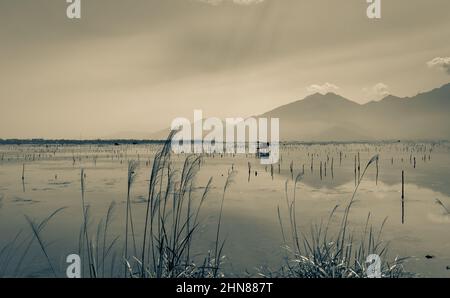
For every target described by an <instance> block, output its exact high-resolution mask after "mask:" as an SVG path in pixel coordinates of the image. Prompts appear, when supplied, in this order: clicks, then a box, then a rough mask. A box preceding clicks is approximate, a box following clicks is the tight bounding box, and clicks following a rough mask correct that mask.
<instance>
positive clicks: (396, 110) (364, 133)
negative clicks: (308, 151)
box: [258, 84, 450, 141]
mask: <svg viewBox="0 0 450 298" xmlns="http://www.w3.org/2000/svg"><path fill="white" fill-rule="evenodd" d="M449 115H450V84H446V85H444V86H442V87H440V88H436V89H434V90H431V91H429V92H425V93H419V94H418V95H416V96H414V97H405V98H400V97H396V96H393V95H388V96H386V97H385V98H383V99H382V100H380V101H376V102H369V103H367V104H363V105H361V104H358V103H356V102H353V101H350V100H348V99H346V98H344V97H342V96H340V95H337V94H334V93H327V94H324V95H323V94H319V93H317V94H313V95H310V96H307V97H306V98H304V99H302V100H299V101H295V102H293V103H290V104H287V105H284V106H281V107H278V108H275V109H273V110H271V111H269V112H267V113H264V114H262V115H260V116H258V117H267V118H274V117H275V118H279V119H280V138H281V140H283V141H374V140H397V139H402V140H450V117H449Z"/></svg>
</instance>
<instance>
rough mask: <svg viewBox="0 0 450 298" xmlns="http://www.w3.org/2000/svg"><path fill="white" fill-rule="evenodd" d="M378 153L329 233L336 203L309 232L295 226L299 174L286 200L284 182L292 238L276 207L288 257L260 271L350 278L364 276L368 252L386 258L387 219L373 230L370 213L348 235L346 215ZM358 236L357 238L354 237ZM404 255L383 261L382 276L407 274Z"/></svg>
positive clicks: (297, 275)
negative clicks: (277, 267)
mask: <svg viewBox="0 0 450 298" xmlns="http://www.w3.org/2000/svg"><path fill="white" fill-rule="evenodd" d="M377 160H378V156H374V157H373V158H372V159H371V160H370V161H369V162H368V163H367V165H366V167H365V168H364V171H363V172H362V175H361V176H360V178H359V179H358V182H357V185H356V187H355V189H354V192H353V194H352V197H351V198H350V201H349V203H348V204H347V205H346V207H345V209H344V213H343V216H342V219H341V223H340V225H339V228H338V231H337V233H336V232H335V233H333V234H331V236H330V228H331V226H332V225H333V221H334V220H336V216H335V213H336V211H337V209H338V208H339V206H335V207H334V208H333V210H332V211H331V213H330V216H329V218H328V221H327V223H326V224H323V222H321V223H320V224H319V225H312V226H311V229H310V232H309V233H303V232H302V231H300V230H298V226H297V219H296V213H297V212H296V188H297V184H298V182H299V181H300V180H301V179H302V175H298V176H297V178H296V180H295V183H294V190H293V198H292V200H289V197H288V191H287V183H286V190H285V192H286V205H287V209H288V213H289V225H288V228H289V229H290V235H291V240H290V241H289V240H288V239H287V238H286V235H287V233H286V228H285V226H284V225H283V220H282V216H281V212H280V206H278V207H277V212H278V219H279V224H280V227H281V233H282V236H283V241H284V243H285V247H286V250H287V257H288V261H287V264H286V265H285V266H283V267H282V268H281V269H280V270H277V271H268V270H265V271H261V275H263V276H269V277H302V278H305V277H307V278H324V277H331V278H351V277H365V276H366V270H367V264H366V258H367V257H368V256H369V255H371V254H377V255H379V256H380V257H381V258H382V259H386V258H387V251H388V249H387V244H385V243H383V242H382V241H381V233H382V230H383V226H384V224H385V222H386V220H385V221H383V223H382V225H381V227H380V229H379V230H378V232H377V231H375V230H374V228H373V226H371V225H370V226H369V219H370V214H369V216H368V217H367V221H366V225H365V228H364V232H363V234H362V236H360V237H358V238H355V237H354V235H353V234H350V235H348V233H349V232H348V229H349V223H348V218H349V214H350V210H351V207H352V205H353V203H354V202H355V195H356V193H357V190H358V188H359V186H360V184H361V181H362V180H363V177H364V175H365V173H366V171H367V169H368V168H369V166H370V165H371V164H372V163H375V162H377ZM356 239H357V240H356ZM404 260H405V258H403V259H402V258H395V259H394V261H393V262H392V263H388V262H386V261H385V262H384V263H383V265H382V276H383V277H402V276H407V275H408V274H407V273H406V272H405V271H404V269H403V266H402V263H403V261H404Z"/></svg>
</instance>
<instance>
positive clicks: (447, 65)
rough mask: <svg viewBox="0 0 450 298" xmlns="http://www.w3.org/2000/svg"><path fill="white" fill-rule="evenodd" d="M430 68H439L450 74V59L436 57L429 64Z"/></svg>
mask: <svg viewBox="0 0 450 298" xmlns="http://www.w3.org/2000/svg"><path fill="white" fill-rule="evenodd" d="M427 65H428V67H429V68H438V69H441V70H443V71H445V72H446V73H447V74H450V57H436V58H434V59H433V60H431V61H428V62H427Z"/></svg>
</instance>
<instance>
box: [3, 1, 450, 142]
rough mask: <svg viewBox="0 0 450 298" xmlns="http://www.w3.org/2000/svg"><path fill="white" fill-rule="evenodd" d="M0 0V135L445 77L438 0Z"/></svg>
mask: <svg viewBox="0 0 450 298" xmlns="http://www.w3.org/2000/svg"><path fill="white" fill-rule="evenodd" d="M67 5H68V4H67V3H66V2H65V1H63V0H20V1H19V0H1V1H0V138H76V139H78V138H107V137H111V136H117V135H118V134H122V133H131V132H144V133H148V134H151V133H153V132H155V131H158V130H161V129H163V128H167V127H169V126H170V123H171V122H172V120H173V119H174V118H177V117H187V118H192V117H193V110H194V109H201V110H203V115H204V116H205V117H220V118H225V117H247V116H252V115H258V114H262V113H264V112H266V111H268V110H271V109H273V108H276V107H278V106H280V105H284V104H287V103H289V102H293V101H296V100H299V99H302V98H303V97H305V96H307V95H308V94H312V93H315V92H322V93H325V92H335V93H338V94H340V95H342V96H345V97H346V98H348V99H350V100H353V101H355V102H358V103H366V102H368V101H371V100H379V99H381V98H382V97H384V96H386V95H387V94H394V95H397V96H413V95H415V94H417V93H418V92H422V91H427V90H430V89H433V88H436V87H439V86H441V85H443V84H446V83H448V82H449V81H450V58H449V57H450V42H449V40H450V1H448V0H429V1H423V0H395V1H392V0H382V18H381V19H379V20H373V19H368V18H367V16H366V9H367V6H368V4H367V3H366V1H365V0H346V1H336V0H222V1H220V0H210V1H207V0H132V1H122V0H89V1H87V0H81V7H82V12H81V13H82V15H81V19H79V20H71V19H68V18H67V16H66V8H67Z"/></svg>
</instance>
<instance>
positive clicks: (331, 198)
mask: <svg viewBox="0 0 450 298" xmlns="http://www.w3.org/2000/svg"><path fill="white" fill-rule="evenodd" d="M158 149H159V146H158V145H121V146H112V145H111V146H109V145H79V146H74V145H70V146H69V145H65V146H62V145H59V146H55V145H52V146H50V145H49V146H31V145H28V146H26V145H21V146H16V145H2V146H0V249H2V248H3V247H4V246H5V245H6V249H5V250H4V253H3V254H0V276H48V275H50V271H49V268H48V267H49V266H48V263H47V261H46V259H45V256H44V254H43V253H42V250H41V249H40V247H39V245H38V244H37V243H36V242H34V243H32V245H31V247H30V249H29V250H28V251H27V253H26V254H24V252H23V251H24V247H26V244H27V243H28V241H27V240H26V239H30V237H31V229H30V225H29V224H28V223H27V220H26V218H25V216H28V217H29V218H31V219H32V220H34V221H36V222H39V221H41V220H43V219H44V218H45V217H46V216H48V215H49V214H51V213H52V212H53V211H55V210H57V209H58V208H61V207H65V209H63V210H62V211H61V212H59V213H58V214H57V215H56V216H55V217H53V218H52V219H51V221H49V223H48V224H47V225H46V226H45V228H44V229H43V230H42V231H41V237H42V239H43V240H44V241H45V245H46V247H47V250H48V254H49V256H50V258H51V260H52V262H53V264H54V267H55V268H56V270H57V272H58V274H59V275H62V276H63V275H64V272H65V266H66V264H65V258H66V256H67V255H69V254H71V253H76V252H77V251H78V241H79V233H80V226H81V223H82V211H81V210H82V207H81V206H82V205H81V190H80V180H81V179H80V172H81V169H84V172H85V174H86V178H85V188H86V203H87V204H88V205H89V214H90V215H89V217H90V224H89V229H90V232H91V234H93V235H95V233H96V229H97V224H98V222H99V221H100V220H101V219H104V218H105V216H106V213H107V210H108V207H109V205H110V204H111V202H113V201H114V202H115V203H116V208H115V212H114V218H113V220H112V222H111V225H110V227H109V229H110V236H109V237H110V239H113V238H114V237H115V236H119V238H118V244H117V245H116V250H117V251H118V254H119V255H120V250H121V241H122V240H123V239H122V238H121V237H120V236H121V235H123V234H124V232H125V227H124V221H125V220H124V217H125V204H126V192H127V168H128V161H129V160H136V161H138V162H139V168H138V175H137V177H136V181H135V183H134V184H133V187H132V203H133V204H132V212H133V219H134V221H135V222H134V225H135V227H136V234H137V237H138V241H139V239H140V238H141V237H142V233H143V224H144V219H145V206H146V200H147V194H148V182H149V175H150V171H151V165H152V160H153V157H154V155H155V153H156V152H157V150H158ZM358 153H359V155H360V164H361V172H362V171H363V169H364V167H365V165H366V164H367V162H368V161H369V160H370V159H371V157H372V156H374V155H376V154H379V156H380V160H379V164H378V169H379V170H378V178H377V177H376V176H377V174H376V166H375V165H374V164H372V165H371V166H370V167H369V168H368V169H367V172H366V175H365V176H364V177H363V179H362V182H361V184H360V187H359V189H358V191H357V193H356V197H355V199H356V202H355V204H354V205H353V207H352V209H351V213H350V218H349V224H350V229H351V231H352V233H354V234H355V238H357V235H359V234H360V233H362V230H363V229H364V226H365V223H366V220H367V217H368V215H369V214H370V223H371V224H372V225H373V227H374V229H375V230H376V231H378V229H379V228H380V226H381V225H382V223H383V221H384V220H385V218H387V221H386V224H385V226H384V229H383V232H382V234H381V240H382V241H383V242H385V243H389V256H390V257H391V258H395V257H396V256H401V257H406V256H408V257H410V259H409V260H408V261H407V262H406V264H405V267H406V269H407V270H409V271H412V272H414V273H417V274H419V275H420V276H425V277H450V270H448V269H447V267H448V266H450V215H449V214H448V212H447V211H446V210H445V208H444V207H443V206H442V205H440V204H438V203H436V199H439V200H440V201H441V202H442V203H443V204H444V206H446V208H447V209H448V210H450V175H449V174H450V154H449V153H450V144H449V143H445V142H436V143H374V144H365V143H358V144H284V145H283V146H282V148H281V157H282V160H281V163H280V168H278V164H277V165H274V167H273V176H272V175H271V168H270V166H268V167H266V166H263V165H261V164H260V163H259V160H258V159H256V158H255V157H254V156H253V155H250V154H249V155H245V154H244V155H235V156H232V155H223V156H221V155H218V154H216V155H215V156H205V157H204V163H203V165H202V167H201V169H200V171H199V173H198V175H197V178H196V184H195V186H196V190H195V191H194V192H193V194H194V196H196V197H199V196H200V195H201V192H202V191H203V187H204V186H205V184H206V183H207V181H208V179H209V178H210V177H212V178H213V187H212V189H211V191H210V193H209V195H208V198H207V200H206V202H205V204H204V206H203V208H202V210H201V214H200V215H201V216H200V217H201V225H200V227H199V231H200V233H198V234H197V235H196V236H195V239H196V241H195V245H194V246H195V251H197V252H198V254H199V256H200V255H201V254H204V253H206V252H207V251H208V250H211V249H212V248H213V246H214V240H215V231H216V226H217V220H218V215H219V209H220V200H221V197H222V192H223V186H224V184H225V181H226V179H227V175H228V173H229V172H230V171H231V170H232V169H234V170H235V176H234V178H233V183H232V184H231V185H230V187H229V188H228V189H227V191H226V195H225V202H224V210H223V218H222V231H221V237H222V239H226V242H225V246H224V254H225V255H226V259H225V263H224V271H225V273H226V274H227V275H228V276H247V274H250V275H251V276H254V275H257V273H258V271H259V268H260V267H268V268H271V269H273V270H276V269H279V268H280V267H281V266H282V265H283V264H284V262H285V261H284V259H285V256H286V252H285V249H284V248H283V246H284V243H283V238H282V234H281V228H280V223H279V218H278V214H277V207H279V208H280V213H281V218H282V222H284V223H286V224H287V221H288V210H287V207H286V198H285V189H287V192H288V196H289V199H290V200H291V199H292V196H293V188H294V181H293V179H292V176H293V178H294V179H295V177H296V176H297V174H298V173H303V172H304V175H303V178H302V179H301V180H300V182H299V183H298V184H297V187H296V201H297V202H296V214H297V222H298V227H299V230H301V231H302V232H303V233H305V234H308V233H309V232H310V229H311V226H312V225H314V224H320V223H321V222H326V221H327V219H328V217H329V214H330V212H331V210H332V209H333V208H334V207H335V206H336V205H339V207H338V209H337V212H336V218H334V219H332V227H334V226H337V225H338V224H339V223H340V218H339V217H340V215H341V214H342V213H343V210H344V208H345V206H346V204H347V203H348V202H349V200H350V198H351V196H352V193H353V191H354V189H355V173H354V169H355V168H354V167H355V157H356V156H357V155H358ZM312 156H314V158H313V169H312V170H311V160H312ZM184 158H185V156H184V155H174V156H173V158H172V159H173V162H174V167H178V168H179V167H181V166H182V165H183V161H184ZM414 158H415V159H416V162H415V167H414ZM249 162H250V164H251V174H250V176H249V175H248V163H249ZM321 162H322V165H323V169H322V177H321V176H320V163H321ZM291 163H292V168H293V171H292V174H291V171H290V165H291ZM325 163H326V173H325ZM331 165H333V167H332V166H331ZM23 169H24V171H23ZM22 171H23V172H24V180H23V181H22ZM402 171H404V173H405V186H404V189H405V200H404V202H405V204H404V222H403V223H402V204H401V202H402V201H401V189H402V186H401V181H402V180H401V174H402ZM255 172H257V174H256V173H255ZM286 185H287V187H286ZM332 230H333V229H332ZM20 231H21V233H20V235H19V237H18V238H17V240H14V239H15V236H16V235H17V233H19V232H20ZM24 243H25V244H24ZM11 244H14V245H11ZM8 245H9V246H8ZM8 247H20V248H21V249H12V250H11V249H8ZM22 255H25V257H24V260H23V262H22V263H21V264H20V266H18V264H17V263H18V260H19V259H20V258H21V257H22ZM426 256H428V258H427V257H426ZM116 262H117V261H116ZM111 263H112V262H111ZM119 267H121V265H120V264H119V265H116V266H115V267H111V264H108V268H109V269H108V270H110V271H112V272H116V271H117V270H119Z"/></svg>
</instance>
